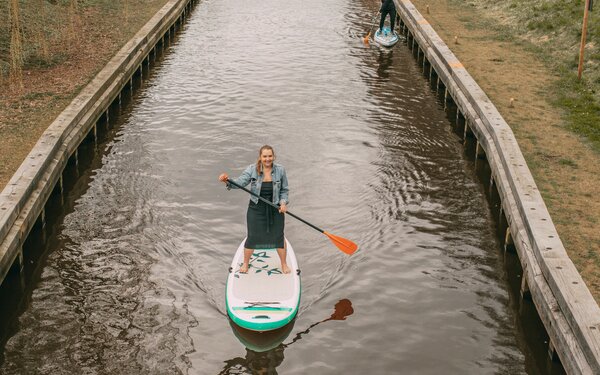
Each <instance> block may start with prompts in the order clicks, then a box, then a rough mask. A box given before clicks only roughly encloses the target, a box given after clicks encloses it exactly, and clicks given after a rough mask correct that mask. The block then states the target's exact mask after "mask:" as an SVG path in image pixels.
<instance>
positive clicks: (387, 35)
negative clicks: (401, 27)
mask: <svg viewBox="0 0 600 375" xmlns="http://www.w3.org/2000/svg"><path fill="white" fill-rule="evenodd" d="M373 40H375V41H376V42H377V43H379V44H381V45H382V46H384V47H392V46H393V45H394V44H396V43H398V41H399V40H400V38H399V37H398V34H397V33H396V32H395V31H394V32H393V33H392V32H391V31H390V28H389V26H384V28H383V32H380V31H379V29H377V31H375V35H374V36H373Z"/></svg>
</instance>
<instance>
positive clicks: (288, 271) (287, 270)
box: [281, 264, 292, 273]
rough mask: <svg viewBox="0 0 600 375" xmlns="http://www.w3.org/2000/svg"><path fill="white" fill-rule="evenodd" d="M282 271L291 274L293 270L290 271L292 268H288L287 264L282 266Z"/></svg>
mask: <svg viewBox="0 0 600 375" xmlns="http://www.w3.org/2000/svg"><path fill="white" fill-rule="evenodd" d="M281 270H282V271H283V273H290V272H292V270H290V267H288V265H287V264H282V265H281Z"/></svg>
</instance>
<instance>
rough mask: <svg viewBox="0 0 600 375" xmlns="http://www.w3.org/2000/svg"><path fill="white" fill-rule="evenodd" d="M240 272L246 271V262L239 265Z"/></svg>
mask: <svg viewBox="0 0 600 375" xmlns="http://www.w3.org/2000/svg"><path fill="white" fill-rule="evenodd" d="M240 273H248V265H247V264H242V266H241V267H240Z"/></svg>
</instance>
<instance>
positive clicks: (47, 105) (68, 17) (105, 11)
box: [0, 0, 168, 189]
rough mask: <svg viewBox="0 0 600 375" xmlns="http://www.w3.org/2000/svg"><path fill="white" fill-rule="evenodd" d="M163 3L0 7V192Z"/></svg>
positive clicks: (95, 1) (72, 1)
mask: <svg viewBox="0 0 600 375" xmlns="http://www.w3.org/2000/svg"><path fill="white" fill-rule="evenodd" d="M167 1H168V0H6V1H0V14H1V15H2V17H0V150H1V152H0V189H3V188H4V187H5V186H6V184H7V183H8V181H9V180H10V178H11V177H12V175H13V173H14V172H15V171H16V170H17V169H18V168H19V166H20V165H21V163H22V162H23V160H24V159H25V157H26V156H27V154H28V153H29V152H30V151H31V149H32V148H33V146H34V145H35V143H36V142H37V141H38V139H39V137H40V136H41V135H42V133H43V132H44V131H45V130H46V129H47V128H48V126H49V125H50V124H51V123H52V121H54V119H55V118H56V117H57V116H58V115H59V114H60V113H61V112H62V111H63V110H64V109H65V108H66V107H67V105H68V104H69V103H70V102H71V100H72V99H73V98H74V97H75V96H76V95H77V94H78V93H79V92H80V91H81V90H82V89H83V88H84V87H85V86H86V85H87V84H88V83H89V82H90V81H91V80H92V79H93V77H94V76H95V75H96V74H97V73H98V72H99V71H100V70H101V69H102V68H103V67H104V66H105V65H106V63H107V62H108V61H109V60H110V59H111V58H112V57H113V56H114V55H115V53H116V52H117V51H118V50H119V49H120V48H121V47H122V46H123V45H125V43H126V42H127V41H128V40H129V39H131V38H132V37H133V36H134V35H135V33H137V32H138V31H139V30H140V29H141V28H142V26H144V24H146V22H148V20H150V18H151V17H152V16H154V15H155V14H156V12H157V11H158V10H159V9H160V8H162V7H163V6H164V5H165V4H166V3H167Z"/></svg>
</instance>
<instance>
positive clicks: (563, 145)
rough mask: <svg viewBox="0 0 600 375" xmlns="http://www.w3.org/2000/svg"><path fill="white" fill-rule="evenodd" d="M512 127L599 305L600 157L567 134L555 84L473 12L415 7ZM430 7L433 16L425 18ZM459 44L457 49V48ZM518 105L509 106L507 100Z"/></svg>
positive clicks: (429, 0)
mask: <svg viewBox="0 0 600 375" xmlns="http://www.w3.org/2000/svg"><path fill="white" fill-rule="evenodd" d="M412 3H413V4H414V5H415V6H416V7H417V9H418V10H419V11H420V12H421V14H423V16H425V18H427V20H428V21H429V22H430V23H431V25H432V26H433V28H434V29H435V30H436V31H437V33H438V34H439V35H440V37H441V38H442V39H443V40H444V41H445V42H446V44H447V45H448V46H449V47H450V48H451V49H452V51H453V52H454V54H455V55H456V56H457V57H458V58H459V59H460V61H461V62H462V63H463V64H464V66H465V67H466V68H467V70H468V71H469V73H470V74H471V75H472V76H473V78H474V79H475V80H476V81H477V83H478V84H479V85H480V86H481V88H482V89H483V90H484V91H485V92H486V94H487V95H488V96H489V97H490V98H491V99H492V101H493V102H494V104H495V105H496V107H497V108H498V110H499V111H500V113H501V114H502V116H503V117H504V119H505V120H506V121H507V122H508V124H509V125H510V126H511V127H512V129H513V131H514V133H515V135H516V137H517V140H518V142H519V145H520V147H521V150H522V151H523V154H524V155H525V158H526V160H527V163H528V165H529V168H530V169H531V172H532V174H533V176H534V178H535V181H536V183H537V185H538V188H539V189H540V191H541V192H542V195H543V197H544V200H545V202H546V205H547V206H548V209H549V211H550V214H551V215H552V219H553V220H554V224H555V225H556V228H557V230H558V232H559V234H560V237H561V239H562V241H563V243H564V245H565V248H566V249H567V252H568V254H569V256H570V257H571V259H572V260H573V263H574V264H575V266H576V267H577V269H578V270H579V272H580V273H581V275H582V277H583V279H584V280H585V282H586V284H587V285H588V287H589V288H590V290H591V291H592V294H593V295H594V298H595V299H596V301H597V302H598V301H600V200H599V199H597V198H594V197H598V196H600V155H598V154H597V153H595V152H594V151H592V150H591V148H590V147H588V145H587V144H586V142H585V140H582V139H580V138H579V137H578V136H577V135H575V134H573V133H572V132H570V131H568V130H566V129H565V124H564V122H563V119H562V115H563V114H562V113H561V111H560V110H559V109H557V108H555V107H553V105H552V104H551V102H552V100H553V99H554V97H553V92H552V84H553V83H554V82H555V80H556V79H557V77H556V76H554V75H553V73H552V72H551V71H549V70H548V68H547V67H545V66H544V64H543V63H542V62H541V61H540V59H539V58H537V57H536V56H535V55H533V54H532V53H531V52H528V51H526V50H525V48H524V47H522V44H521V43H520V41H518V40H511V41H506V36H505V35H503V36H500V35H498V33H497V32H494V31H492V28H484V27H483V26H482V25H485V22H481V20H482V19H484V20H487V21H486V22H490V23H494V22H495V23H496V24H498V23H501V22H507V19H508V17H507V18H504V17H502V14H494V16H495V17H496V18H495V19H490V18H487V19H486V15H485V14H483V13H482V12H481V11H480V10H478V9H476V8H475V7H472V6H468V5H465V4H464V3H462V4H458V3H456V2H454V1H448V0H412ZM427 6H429V13H427ZM455 37H458V44H456V43H455V42H454V40H455ZM511 98H514V100H515V101H514V106H513V107H510V99H511Z"/></svg>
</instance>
